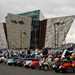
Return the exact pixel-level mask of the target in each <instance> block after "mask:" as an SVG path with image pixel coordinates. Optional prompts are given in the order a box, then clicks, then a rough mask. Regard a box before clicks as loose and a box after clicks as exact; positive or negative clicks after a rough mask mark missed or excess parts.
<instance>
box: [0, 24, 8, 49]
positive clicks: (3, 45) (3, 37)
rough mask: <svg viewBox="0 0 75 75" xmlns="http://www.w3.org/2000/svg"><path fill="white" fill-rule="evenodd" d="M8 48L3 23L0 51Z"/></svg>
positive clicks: (0, 27) (0, 31)
mask: <svg viewBox="0 0 75 75" xmlns="http://www.w3.org/2000/svg"><path fill="white" fill-rule="evenodd" d="M3 48H8V46H7V41H6V37H5V32H4V26H3V23H0V49H3Z"/></svg>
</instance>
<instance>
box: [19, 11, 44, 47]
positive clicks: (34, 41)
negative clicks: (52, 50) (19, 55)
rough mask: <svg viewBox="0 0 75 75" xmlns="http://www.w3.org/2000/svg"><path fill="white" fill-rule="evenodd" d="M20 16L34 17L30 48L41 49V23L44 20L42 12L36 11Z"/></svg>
mask: <svg viewBox="0 0 75 75" xmlns="http://www.w3.org/2000/svg"><path fill="white" fill-rule="evenodd" d="M18 15H22V16H30V17H32V24H31V26H32V27H31V41H30V48H39V28H40V21H41V20H43V19H44V16H43V14H42V13H41V12H40V10H35V11H30V12H26V13H21V14H18Z"/></svg>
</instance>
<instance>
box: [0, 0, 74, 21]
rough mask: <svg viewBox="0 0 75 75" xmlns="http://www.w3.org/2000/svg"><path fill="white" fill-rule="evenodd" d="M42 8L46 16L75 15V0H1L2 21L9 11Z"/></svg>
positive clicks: (17, 11)
mask: <svg viewBox="0 0 75 75" xmlns="http://www.w3.org/2000/svg"><path fill="white" fill-rule="evenodd" d="M35 9H40V10H41V11H42V12H43V13H44V15H45V17H54V16H63V15H75V0H0V21H3V20H4V17H5V16H6V15H7V13H19V12H26V11H31V10H35Z"/></svg>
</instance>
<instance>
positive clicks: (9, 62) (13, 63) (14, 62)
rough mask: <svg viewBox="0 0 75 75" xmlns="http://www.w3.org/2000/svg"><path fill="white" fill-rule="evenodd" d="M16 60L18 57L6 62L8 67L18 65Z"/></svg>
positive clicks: (10, 58)
mask: <svg viewBox="0 0 75 75" xmlns="http://www.w3.org/2000/svg"><path fill="white" fill-rule="evenodd" d="M16 59H18V57H14V56H13V57H9V58H8V59H7V61H6V64H8V65H16Z"/></svg>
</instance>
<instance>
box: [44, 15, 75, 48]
mask: <svg viewBox="0 0 75 75" xmlns="http://www.w3.org/2000/svg"><path fill="white" fill-rule="evenodd" d="M73 21H74V16H64V17H56V18H49V19H47V27H46V35H45V47H49V48H59V47H61V45H62V44H63V43H65V38H66V36H67V33H68V31H69V29H70V27H71V25H72V23H73Z"/></svg>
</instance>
